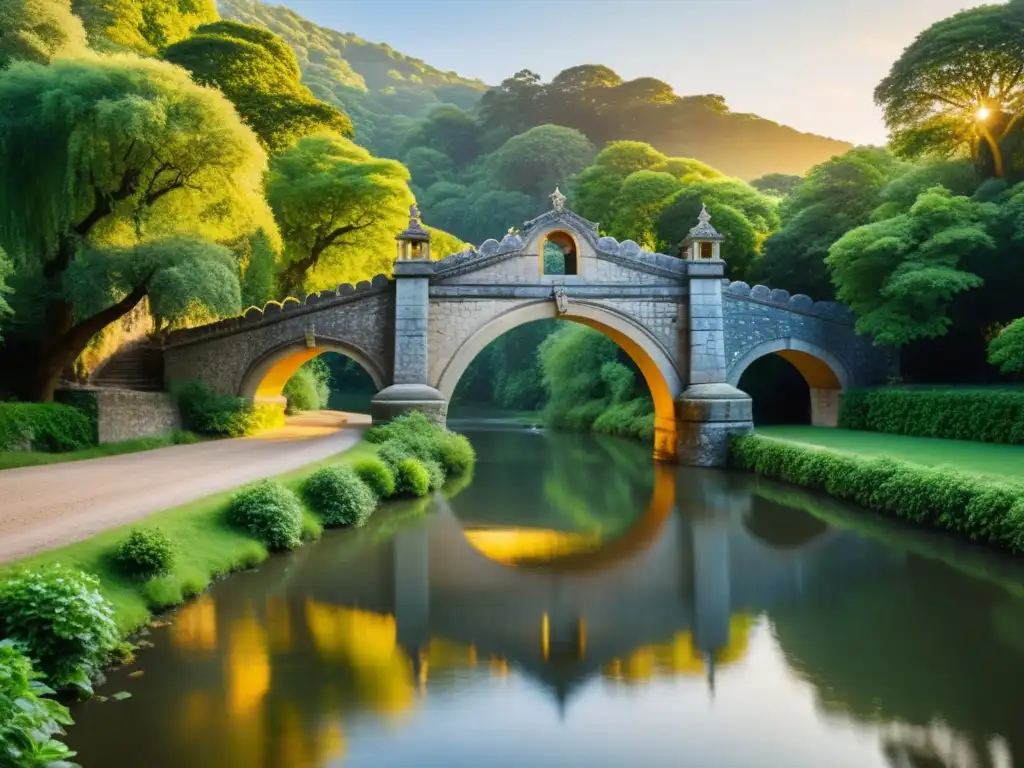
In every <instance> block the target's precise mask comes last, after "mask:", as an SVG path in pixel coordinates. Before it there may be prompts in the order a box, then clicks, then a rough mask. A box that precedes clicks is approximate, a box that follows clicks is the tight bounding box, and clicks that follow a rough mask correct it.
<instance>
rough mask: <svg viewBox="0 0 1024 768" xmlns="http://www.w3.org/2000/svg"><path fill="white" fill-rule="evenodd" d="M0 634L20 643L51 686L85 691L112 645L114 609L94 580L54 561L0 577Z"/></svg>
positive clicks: (114, 641) (114, 640) (115, 644)
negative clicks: (0, 580)
mask: <svg viewBox="0 0 1024 768" xmlns="http://www.w3.org/2000/svg"><path fill="white" fill-rule="evenodd" d="M0 636H2V637H7V638H10V639H11V640H14V641H15V642H16V643H19V644H20V645H22V646H23V647H24V648H25V649H26V652H27V653H28V655H29V657H30V658H31V659H32V661H33V663H35V664H36V666H37V668H38V669H39V671H40V672H42V673H43V674H44V675H45V676H46V680H47V681H48V682H49V683H50V685H52V686H53V687H54V688H67V687H70V686H78V687H80V688H82V689H83V690H86V691H90V692H91V690H92V688H91V683H90V681H91V680H92V678H94V677H95V676H96V674H97V673H98V672H99V671H100V670H101V669H102V668H103V665H104V664H105V663H106V662H107V661H108V660H109V659H110V658H111V655H112V654H113V653H114V651H115V650H116V649H117V648H118V645H119V638H118V633H117V626H116V625H115V623H114V609H113V608H112V607H111V605H110V603H108V602H107V600H106V599H105V598H104V597H103V595H102V594H100V591H99V580H98V579H97V578H96V577H95V576H91V575H88V574H85V573H81V572H80V571H74V570H70V569H67V568H62V567H61V566H59V565H55V566H51V567H48V568H42V569H39V570H35V571H21V572H18V573H15V574H14V575H12V576H10V577H8V578H7V579H5V580H4V581H2V582H0Z"/></svg>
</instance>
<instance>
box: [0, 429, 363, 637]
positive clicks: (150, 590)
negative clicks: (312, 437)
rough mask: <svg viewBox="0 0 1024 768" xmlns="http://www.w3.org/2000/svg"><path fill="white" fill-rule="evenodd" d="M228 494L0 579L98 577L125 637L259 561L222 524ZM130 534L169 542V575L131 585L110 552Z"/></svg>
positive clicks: (307, 523)
mask: <svg viewBox="0 0 1024 768" xmlns="http://www.w3.org/2000/svg"><path fill="white" fill-rule="evenodd" d="M375 451H376V448H375V447H374V446H372V445H369V444H367V443H360V444H359V445H357V446H356V447H354V448H352V449H351V450H349V451H346V452H345V453H342V454H339V455H337V456H334V457H332V458H329V459H326V460H324V461H321V462H318V463H316V464H311V465H309V466H306V467H303V468H302V469H300V470H296V471H294V472H290V473H288V474H285V475H281V476H279V477H276V478H275V479H276V480H280V481H281V482H283V483H284V484H285V485H286V486H288V487H289V488H291V489H292V490H298V488H299V487H300V486H301V485H302V483H303V482H304V481H305V479H306V478H307V477H309V476H310V475H311V474H312V473H313V472H315V471H316V470H317V469H319V468H321V467H323V466H328V465H332V464H351V463H353V462H355V461H357V460H358V459H360V458H365V457H367V456H371V455H373V453H374V452H375ZM233 493H234V490H232V491H224V492H221V493H217V494H213V495H212V496H207V497H205V498H202V499H198V500H196V501H193V502H190V503H188V504H184V505H182V506H180V507H174V508H172V509H168V510H165V511H163V512H158V513H156V514H155V515H151V516H149V517H147V518H145V520H143V521H140V522H139V523H135V524H133V525H130V526H124V527H122V528H115V529H112V530H110V531H105V532H104V533H101V534H99V535H97V536H93V537H92V538H89V539H86V540H85V541H81V542H78V543H76V544H71V545H69V546H67V547H62V548H61V549H55V550H52V551H50V552H46V553H44V554H42V555H38V556H36V557H32V558H29V559H27V560H22V561H20V562H18V563H13V564H11V565H5V566H2V567H0V578H3V576H4V575H5V574H7V573H9V572H12V571H14V570H16V569H19V568H34V567H38V566H42V565H51V564H54V563H61V564H62V565H63V566H65V567H69V568H76V569H79V570H82V571H86V572H87V573H92V574H95V575H97V576H99V578H100V582H101V590H100V591H101V592H102V593H103V595H104V596H105V597H106V598H107V599H108V600H110V602H111V604H112V605H113V607H114V613H115V618H116V621H117V625H118V628H119V629H120V630H121V632H122V633H128V632H131V631H132V630H134V629H136V628H138V627H140V626H142V625H143V624H145V623H146V622H147V621H148V620H149V619H150V615H151V612H152V611H156V610H160V609H162V608H168V607H170V606H173V605H177V604H179V603H182V602H184V601H185V600H186V599H187V598H189V597H192V596H195V595H197V594H199V593H200V592H202V591H203V590H204V589H206V588H207V587H208V586H209V585H210V583H211V582H212V581H213V580H215V579H217V578H220V577H222V576H225V575H227V574H229V573H231V572H233V571H237V570H241V569H243V568H249V567H252V566H254V565H256V564H257V563H259V562H262V561H263V560H265V559H266V558H267V556H268V554H269V552H268V550H267V547H266V546H264V545H263V544H261V543H260V542H259V541H257V540H255V539H254V538H253V537H252V536H250V535H249V534H247V533H246V532H245V531H242V530H240V529H238V528H235V527H233V526H231V525H230V524H229V523H228V521H227V508H228V504H229V501H230V499H231V496H232V495H233ZM303 516H304V529H305V533H306V536H307V537H308V538H314V537H318V536H319V534H320V531H321V526H320V523H319V521H318V520H317V518H316V517H315V516H314V515H313V514H312V513H311V512H310V511H309V510H308V509H307V510H304V514H303ZM132 528H143V529H148V528H159V529H160V530H162V531H163V532H164V533H165V534H167V536H168V537H169V538H170V539H171V540H172V541H173V542H174V543H175V547H176V550H177V558H176V560H175V564H174V567H173V569H172V571H171V573H170V574H169V575H167V576H161V577H158V578H155V579H151V580H149V581H137V580H133V579H130V578H128V577H126V576H125V575H123V573H122V572H121V571H120V570H119V569H118V567H117V566H116V564H115V563H114V562H113V558H112V557H111V553H112V551H113V550H114V548H115V547H116V546H117V545H118V544H119V543H120V542H121V541H123V540H124V538H125V537H126V536H127V534H128V531H129V530H131V529H132Z"/></svg>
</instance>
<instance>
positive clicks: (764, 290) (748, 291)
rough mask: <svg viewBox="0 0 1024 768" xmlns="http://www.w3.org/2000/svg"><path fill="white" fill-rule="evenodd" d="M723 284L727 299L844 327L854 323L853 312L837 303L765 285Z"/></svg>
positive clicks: (738, 281)
mask: <svg viewBox="0 0 1024 768" xmlns="http://www.w3.org/2000/svg"><path fill="white" fill-rule="evenodd" d="M723 284H724V285H725V297H726V298H728V299H734V300H737V299H738V300H745V301H753V302H756V303H758V304H767V305H771V306H775V307H779V308H781V309H785V310H786V311H788V312H798V313H800V314H803V315H814V316H816V317H822V318H825V319H827V320H832V321H834V322H837V323H843V324H844V325H850V326H852V325H854V324H855V322H856V317H855V316H854V314H853V311H852V310H851V309H850V308H849V307H847V306H846V305H845V304H841V303H840V302H838V301H815V300H814V299H812V298H811V297H810V296H807V295H805V294H802V293H797V294H793V295H790V293H789V291H785V290H782V289H779V288H776V289H772V288H769V287H768V286H766V285H755V286H753V287H751V286H750V285H748V284H747V283H745V282H743V281H742V280H733V281H729V280H725V281H723Z"/></svg>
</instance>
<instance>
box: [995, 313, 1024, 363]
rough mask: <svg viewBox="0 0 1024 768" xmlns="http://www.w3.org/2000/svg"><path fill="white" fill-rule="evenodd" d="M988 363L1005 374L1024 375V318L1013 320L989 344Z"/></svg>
mask: <svg viewBox="0 0 1024 768" xmlns="http://www.w3.org/2000/svg"><path fill="white" fill-rule="evenodd" d="M988 361H989V362H990V363H992V365H998V366H999V367H1000V368H1001V369H1002V370H1003V371H1004V372H1006V373H1024V318H1021V319H1020V320H1014V321H1013V322H1012V323H1010V324H1009V325H1008V326H1006V327H1005V328H1003V330H1002V331H1000V332H999V335H998V336H996V337H995V338H994V339H992V341H991V342H989V345H988Z"/></svg>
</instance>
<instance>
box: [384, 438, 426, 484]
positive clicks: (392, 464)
mask: <svg viewBox="0 0 1024 768" xmlns="http://www.w3.org/2000/svg"><path fill="white" fill-rule="evenodd" d="M377 456H378V457H379V458H380V460H381V461H382V462H383V463H384V465H385V466H387V468H388V469H390V470H391V472H392V474H394V475H396V480H397V474H398V465H399V464H401V463H402V462H403V461H404V460H405V459H414V458H416V456H415V455H414V454H413V451H412V448H411V447H410V446H409V444H408V443H406V442H405V441H403V440H389V441H388V442H386V443H384V445H382V446H381V447H380V449H379V450H378V451H377Z"/></svg>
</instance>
